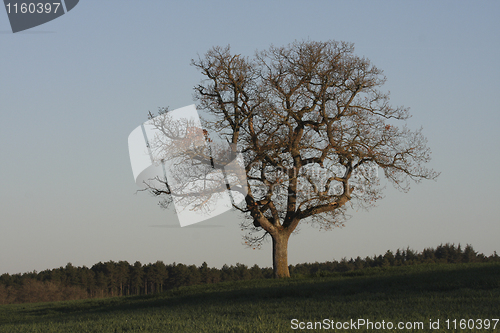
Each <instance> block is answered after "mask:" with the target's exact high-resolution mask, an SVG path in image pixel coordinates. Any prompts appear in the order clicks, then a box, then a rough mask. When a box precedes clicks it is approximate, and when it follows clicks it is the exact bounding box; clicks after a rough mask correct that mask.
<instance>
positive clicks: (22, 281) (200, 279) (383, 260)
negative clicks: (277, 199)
mask: <svg viewBox="0 0 500 333" xmlns="http://www.w3.org/2000/svg"><path fill="white" fill-rule="evenodd" d="M490 261H498V262H500V257H499V256H498V255H497V253H496V252H495V253H494V254H493V255H491V256H489V257H486V256H485V255H483V254H479V253H477V252H476V251H474V249H473V248H472V246H470V245H467V246H466V247H465V248H463V249H462V247H461V246H460V245H458V246H455V245H453V244H445V245H440V246H438V247H437V248H435V249H434V248H429V249H425V250H423V251H422V252H416V251H413V250H411V249H409V248H408V249H406V250H397V251H396V252H395V253H393V252H392V251H387V252H386V253H385V254H384V255H379V256H376V255H375V256H373V257H366V258H364V259H363V258H360V257H357V258H356V259H352V258H351V259H350V260H347V259H346V258H344V259H342V260H340V261H328V262H325V263H317V262H316V263H312V264H310V263H306V264H298V265H295V266H294V265H290V267H289V268H290V274H291V276H292V277H293V276H296V277H297V276H324V275H329V274H331V273H334V272H347V271H352V270H358V269H364V268H368V267H388V266H401V265H415V264H421V263H468V262H490ZM272 276H273V272H272V268H261V267H259V266H257V265H254V266H252V267H251V268H249V267H247V266H246V265H243V264H236V266H228V265H224V266H223V267H222V268H221V269H217V268H210V267H208V266H207V264H206V263H203V264H202V265H201V266H199V267H196V266H195V265H190V266H187V265H184V264H176V263H173V264H170V265H165V264H164V263H163V262H162V261H157V262H156V263H154V264H147V265H142V264H141V263H140V262H138V261H137V262H135V263H134V264H133V265H131V264H129V263H128V262H126V261H119V262H114V261H109V262H105V263H101V262H99V263H98V264H95V265H94V266H92V267H91V268H87V267H85V266H83V267H75V266H73V265H72V264H71V263H68V264H67V265H66V267H60V268H56V269H52V270H45V271H43V272H36V271H33V272H30V273H24V274H13V275H9V274H3V275H1V276H0V304H10V303H26V302H49V301H60V300H74V299H83V298H102V297H112V296H126V295H148V294H153V293H158V292H162V291H164V290H167V289H173V288H178V287H181V286H189V285H195V284H206V283H217V282H224V281H237V280H251V279H264V278H271V277H272Z"/></svg>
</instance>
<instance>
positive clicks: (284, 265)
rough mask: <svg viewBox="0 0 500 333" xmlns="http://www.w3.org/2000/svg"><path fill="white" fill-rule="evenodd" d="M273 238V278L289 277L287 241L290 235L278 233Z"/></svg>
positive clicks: (284, 232) (282, 232) (285, 232)
mask: <svg viewBox="0 0 500 333" xmlns="http://www.w3.org/2000/svg"><path fill="white" fill-rule="evenodd" d="M272 238H273V273H274V278H276V279H280V278H287V277H290V271H289V270H288V239H289V238H290V233H289V232H287V231H279V232H278V233H277V234H276V235H272Z"/></svg>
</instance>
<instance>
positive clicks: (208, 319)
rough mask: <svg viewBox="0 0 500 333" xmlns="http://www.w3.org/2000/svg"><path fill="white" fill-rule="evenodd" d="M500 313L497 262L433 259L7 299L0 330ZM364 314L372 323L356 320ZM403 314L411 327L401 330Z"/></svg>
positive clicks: (239, 328)
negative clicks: (121, 292)
mask: <svg viewBox="0 0 500 333" xmlns="http://www.w3.org/2000/svg"><path fill="white" fill-rule="evenodd" d="M498 318H500V264H498V263H487V264H457V265H452V264H446V265H438V264H432V265H416V266H405V267H390V268H387V269H365V270H360V271H352V272H349V273H344V274H337V275H332V276H328V277H321V278H301V279H294V278H292V279H287V280H254V281H240V282H232V283H220V284H215V285H201V286H192V287H183V288H180V289H177V290H171V291H168V292H165V293H163V294H156V295H152V296H135V297H117V298H107V299H92V300H83V301H69V302H54V303H37V304H14V305H3V306H0V332H2V333H3V332H43V333H45V332H61V333H67V332H78V333H81V332H96V333H98V332H99V333H101V332H196V333H199V332H273V333H274V332H294V331H301V330H300V329H299V327H298V326H299V325H301V326H302V327H306V328H307V325H308V322H311V324H310V325H313V326H312V327H314V325H315V324H314V323H315V322H320V323H321V324H322V330H320V329H319V324H316V328H317V329H316V330H314V329H310V330H304V331H308V332H311V331H320V332H321V331H353V332H374V331H377V332H388V331H401V332H417V331H418V332H453V331H460V332H461V331H463V332H500V322H498V323H497V322H496V321H495V320H494V319H497V320H498ZM294 319H295V320H294ZM325 319H326V320H325ZM358 319H360V320H365V324H364V325H355V326H354V327H353V326H350V325H351V320H352V322H353V323H355V324H358ZM462 319H465V320H466V321H462V322H460V320H462ZM470 319H473V320H474V321H470ZM486 319H489V322H488V321H485V320H486ZM437 320H439V329H433V330H431V329H429V325H430V324H429V323H430V322H434V327H435V328H437V326H436V321H437ZM446 320H449V321H448V322H446ZM453 320H456V321H455V322H454V321H453ZM331 321H334V324H333V327H331V326H332V324H331ZM368 321H370V322H371V323H372V325H373V327H371V326H370V327H368V326H367V325H368ZM382 321H384V323H382ZM327 322H328V323H327ZM336 322H340V323H341V324H342V325H344V328H346V326H345V325H346V324H345V322H348V327H349V329H337V330H334V329H333V328H335V325H336V324H335V323H336ZM400 322H401V323H403V325H405V326H406V325H408V326H406V327H410V326H412V329H406V328H404V329H401V330H398V329H397V325H398V324H399V323H400ZM301 323H302V324H301ZM361 323H362V321H361ZM420 323H422V325H423V327H424V328H423V329H419V328H420V327H421V326H420V325H421V324H420ZM292 324H293V326H294V327H297V329H295V330H294V329H292ZM390 324H392V325H394V328H393V330H389V329H388V327H389V325H390ZM461 324H462V327H463V326H464V324H465V325H468V326H469V328H472V329H469V328H466V329H460V326H461ZM488 324H489V329H486V326H488ZM337 325H338V324H337ZM494 325H496V327H495V328H494V329H493V326H494ZM329 326H330V327H329ZM479 326H482V327H481V328H479ZM383 327H385V329H384V328H383ZM455 327H456V328H457V329H454V328H455ZM377 328H380V329H377Z"/></svg>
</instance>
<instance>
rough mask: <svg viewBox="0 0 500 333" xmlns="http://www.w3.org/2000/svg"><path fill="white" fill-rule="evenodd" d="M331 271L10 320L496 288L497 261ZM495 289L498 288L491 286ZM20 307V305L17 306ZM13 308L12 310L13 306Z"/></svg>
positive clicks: (27, 313) (61, 305)
mask: <svg viewBox="0 0 500 333" xmlns="http://www.w3.org/2000/svg"><path fill="white" fill-rule="evenodd" d="M333 275H334V276H330V277H321V278H303V279H294V278H292V279H286V280H251V281H238V282H230V283H220V284H215V285H199V286H191V287H183V288H179V289H175V290H170V291H167V292H165V293H162V294H155V295H149V296H129V297H116V298H108V299H97V300H96V299H91V300H83V301H71V302H56V303H39V304H25V305H24V307H23V305H22V304H21V305H17V306H16V307H17V308H18V311H14V312H15V313H13V316H11V317H10V320H8V322H9V323H20V322H25V323H26V322H27V321H29V322H39V321H45V320H49V319H50V320H51V321H55V322H60V321H66V320H68V319H75V318H77V317H79V316H82V315H85V316H88V315H94V314H99V315H103V314H111V313H114V312H123V311H137V310H139V311H140V310H141V309H146V308H152V307H161V308H162V310H163V309H164V310H165V311H169V310H170V309H173V308H178V307H185V306H193V305H194V306H203V305H206V304H211V305H214V304H216V305H217V304H220V305H221V306H224V305H227V304H229V303H230V304H241V303H256V302H274V301H275V300H279V301H280V302H281V303H283V304H286V303H287V302H289V303H290V304H292V303H293V304H297V302H301V301H303V300H313V301H322V300H329V301H331V300H344V301H348V300H346V299H347V298H349V299H352V297H355V298H360V299H374V298H375V299H380V298H388V299H396V300H397V299H401V298H404V299H405V300H408V299H411V298H418V297H421V296H422V295H423V294H426V293H429V292H431V293H437V294H440V293H443V294H446V293H450V292H451V293H453V292H454V291H459V290H493V289H497V291H498V289H500V264H497V263H495V264H458V265H451V264H448V265H436V264H432V265H417V266H406V267H391V268H387V269H381V268H377V269H364V270H359V271H352V272H347V273H343V274H333ZM495 293H496V292H495ZM21 307H22V309H21ZM11 310H15V309H14V308H12V309H11Z"/></svg>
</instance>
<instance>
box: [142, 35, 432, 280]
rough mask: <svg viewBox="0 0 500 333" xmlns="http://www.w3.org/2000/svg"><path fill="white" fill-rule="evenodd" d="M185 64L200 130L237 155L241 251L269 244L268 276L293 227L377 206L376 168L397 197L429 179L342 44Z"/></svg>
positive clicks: (399, 125) (371, 77) (403, 114)
mask: <svg viewBox="0 0 500 333" xmlns="http://www.w3.org/2000/svg"><path fill="white" fill-rule="evenodd" d="M192 65H193V66H195V67H196V68H197V69H198V70H199V71H200V72H201V74H202V75H203V80H202V81H201V82H200V84H198V85H197V86H196V87H195V98H196V100H197V102H198V108H199V109H201V110H203V111H204V112H205V113H208V114H210V115H212V116H213V117H214V119H207V120H206V121H205V122H204V127H205V131H207V133H217V134H218V135H220V136H222V137H223V138H224V139H225V140H226V141H227V142H229V143H230V149H231V150H232V156H233V157H234V156H236V154H237V153H238V152H240V153H241V154H243V157H244V167H245V172H246V178H247V184H245V185H246V188H245V192H244V194H245V200H244V201H243V202H242V203H240V204H235V208H237V209H239V210H240V211H241V212H242V213H243V215H244V216H245V220H244V222H243V223H242V226H243V227H244V228H246V229H247V230H248V231H249V233H248V234H246V235H245V239H246V243H247V244H248V245H249V246H258V245H259V244H260V242H261V241H262V240H263V239H264V238H265V237H266V236H271V238H272V241H273V266H274V274H275V276H276V277H287V276H289V272H288V262H287V244H288V239H289V237H290V235H291V233H292V232H293V231H294V230H295V229H296V228H297V226H298V224H299V223H300V222H301V221H308V222H311V223H315V224H319V225H320V226H321V227H323V228H333V227H335V226H339V225H342V223H343V222H344V221H345V212H346V209H347V206H346V204H347V203H351V204H353V205H360V206H362V207H365V208H368V207H370V206H372V205H373V204H374V203H375V202H376V201H377V200H378V199H380V197H381V186H380V183H379V181H378V177H377V176H378V170H382V171H383V174H384V176H385V177H386V178H387V179H388V180H389V181H390V182H391V183H392V184H393V185H394V186H395V187H396V188H398V189H400V190H402V191H407V190H408V189H409V185H410V183H411V182H412V181H414V182H419V181H420V180H422V179H435V178H436V177H437V176H438V173H437V172H435V171H433V170H432V169H429V168H427V167H426V166H425V164H426V163H427V162H429V160H430V149H429V148H428V147H427V146H426V138H425V137H424V136H423V134H422V130H421V129H419V130H411V129H409V128H408V127H407V125H406V120H407V119H408V118H409V117H410V114H409V110H408V108H405V107H393V106H391V105H390V103H389V94H388V93H386V92H383V91H381V90H380V87H381V86H382V85H383V84H384V83H385V81H386V78H385V76H384V75H383V73H382V71H381V70H380V69H378V68H377V67H375V66H374V65H372V64H371V63H370V61H369V60H368V59H366V58H364V57H359V56H357V55H355V54H354V46H353V44H351V43H346V42H337V41H327V42H316V41H296V42H294V43H291V44H289V45H287V46H283V47H276V46H271V47H269V48H268V49H267V50H264V51H261V52H256V54H255V55H254V56H253V57H244V56H242V55H240V54H233V53H232V52H231V49H230V47H229V46H227V47H213V48H212V49H210V50H209V51H208V52H206V54H205V55H203V56H200V57H198V59H195V60H192ZM165 185H167V183H165ZM231 190H236V191H237V190H238V189H237V188H231ZM152 192H153V193H155V194H167V195H168V194H169V193H168V191H165V190H160V189H152Z"/></svg>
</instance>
